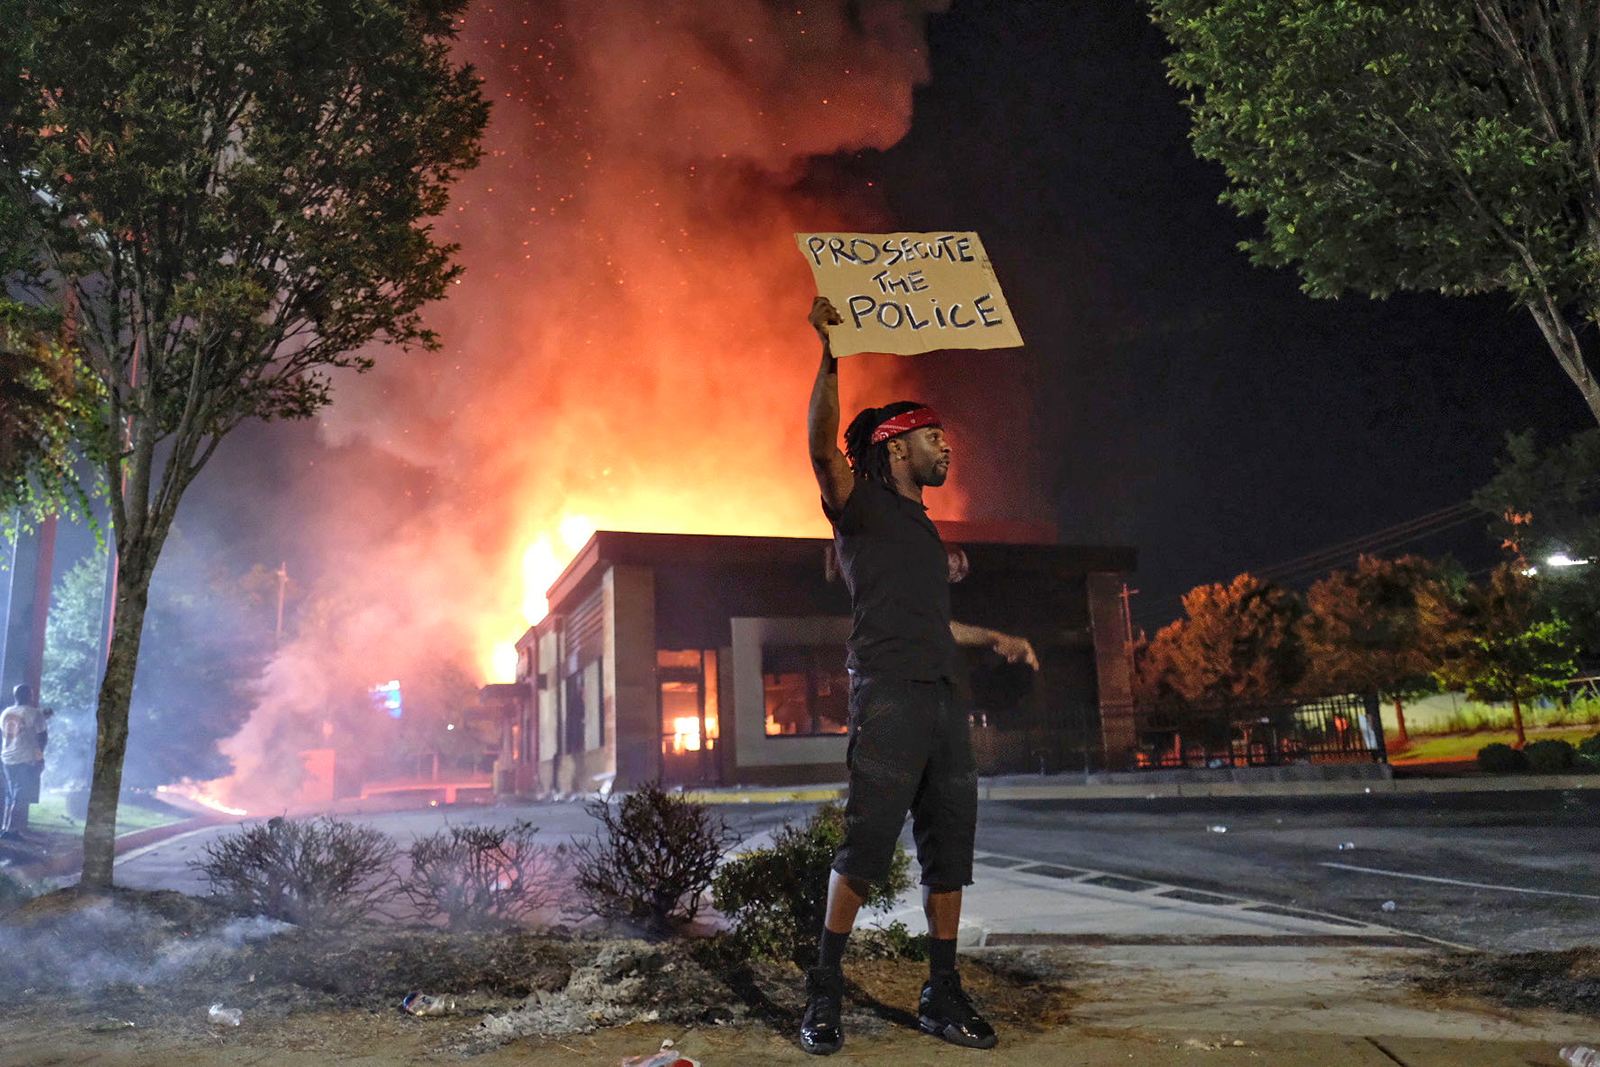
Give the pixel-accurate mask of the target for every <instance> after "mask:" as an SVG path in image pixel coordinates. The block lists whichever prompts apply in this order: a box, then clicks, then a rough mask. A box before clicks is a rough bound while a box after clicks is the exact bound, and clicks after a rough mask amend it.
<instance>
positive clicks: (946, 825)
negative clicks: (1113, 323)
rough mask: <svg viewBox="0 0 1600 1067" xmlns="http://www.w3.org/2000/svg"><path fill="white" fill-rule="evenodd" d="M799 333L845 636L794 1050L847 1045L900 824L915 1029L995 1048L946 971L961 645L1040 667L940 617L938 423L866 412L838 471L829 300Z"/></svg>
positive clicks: (963, 751) (967, 753) (968, 876)
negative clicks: (834, 851) (816, 918)
mask: <svg viewBox="0 0 1600 1067" xmlns="http://www.w3.org/2000/svg"><path fill="white" fill-rule="evenodd" d="M802 247H804V244H803V243H802ZM846 248H847V249H848V246H846ZM825 250H826V248H825ZM995 293H996V294H998V287H997V288H996V289H995ZM891 317H892V316H891ZM810 322H811V325H812V327H813V328H814V329H815V330H816V331H817V336H818V337H820V338H821V339H822V365H821V367H820V368H819V369H818V371H817V380H816V384H815V385H814V386H813V387H812V390H811V409H810V416H809V420H808V427H809V434H810V445H811V465H812V469H813V470H814V471H815V472H816V476H817V484H818V485H819V486H820V487H821V489H822V508H823V511H824V512H825V513H826V514H827V516H828V520H829V521H830V522H831V523H832V524H833V530H834V547H835V549H836V551H837V554H838V558H839V568H840V570H841V571H842V572H843V575H844V579H845V584H846V585H848V586H849V588H850V602H851V608H852V613H853V615H854V626H853V628H852V630H851V633H850V640H849V644H848V657H847V664H848V666H849V668H850V741H849V748H848V750H847V752H848V754H847V756H846V763H847V765H848V767H849V773H850V793H849V798H848V800H847V801H846V804H845V838H844V843H843V844H842V845H841V847H840V849H839V852H838V855H837V856H836V857H835V858H834V862H833V874H832V876H831V877H830V878H829V882H828V910H827V917H826V921H825V923H824V927H823V931H822V944H821V949H820V953H819V958H818V961H817V966H816V967H814V968H813V969H812V970H811V971H810V972H808V974H807V976H806V994H807V1004H806V1014H805V1019H804V1020H803V1022H802V1023H801V1026H800V1043H801V1045H803V1046H804V1047H805V1049H806V1051H807V1052H812V1053H816V1054H819V1055H827V1054H829V1053H832V1052H836V1051H838V1049H839V1047H840V1046H841V1045H842V1044H843V1043H844V1034H843V1030H842V1028H841V1025H840V1007H841V1001H842V999H843V993H844V975H843V970H842V967H841V962H842V960H843V958H844V949H845V944H846V941H847V940H848V938H849V936H850V931H851V930H852V929H853V928H854V926H855V918H856V912H857V911H858V910H859V909H860V907H861V904H862V902H863V900H865V898H866V895H867V891H868V888H869V887H870V885H871V884H872V883H873V882H880V881H882V880H884V879H885V878H887V877H888V873H889V865H890V861H891V859H892V858H893V855H894V847H895V842H896V840H897V839H898V838H899V836H900V828H901V826H903V825H904V823H905V817H906V812H907V811H909V812H910V813H911V816H912V828H913V833H914V835H915V837H916V842H917V861H918V863H920V864H921V866H922V886H923V910H924V912H925V913H926V915H927V919H928V936H929V957H928V958H929V964H930V975H929V978H928V982H927V984H926V985H924V986H923V989H922V997H921V1001H920V1005H919V1015H918V1025H919V1026H920V1027H921V1028H922V1029H923V1030H924V1031H925V1032H927V1033H930V1034H934V1035H937V1036H939V1037H942V1038H944V1039H945V1040H946V1041H950V1042H952V1043H954V1044H958V1045H965V1046H967V1047H969V1048H993V1047H994V1045H995V1043H996V1040H997V1039H996V1037H995V1033H994V1030H993V1029H992V1028H991V1027H990V1026H989V1024H988V1023H987V1022H986V1021H985V1020H984V1018H983V1017H982V1016H981V1015H979V1014H978V1012H977V1011H976V1010H974V1008H973V1007H972V1003H971V1002H970V1001H969V1000H968V999H967V996H966V993H965V992H963V991H962V988H961V980H960V978H959V976H958V975H957V973H956V934H957V932H958V930H959V928H960V925H961V890H962V887H963V886H967V885H970V884H971V883H972V848H973V838H974V832H975V829H976V824H977V810H978V777H977V764H976V762H975V760H974V759H973V754H972V736H971V731H970V727H969V725H968V722H967V712H966V709H965V708H964V707H963V706H961V704H960V703H959V701H958V700H957V698H956V690H955V685H954V682H955V679H956V678H957V677H958V676H959V674H960V672H961V659H960V655H959V653H958V652H957V649H956V646H957V645H958V644H962V645H975V646H982V647H987V648H992V649H993V650H994V651H996V652H998V653H999V654H1000V655H1002V656H1004V657H1005V658H1006V659H1007V660H1009V661H1010V662H1012V663H1019V662H1021V663H1027V664H1028V665H1029V666H1031V667H1033V668H1034V669H1035V670H1037V669H1038V667H1039V661H1038V658H1037V657H1036V656H1035V655H1034V651H1033V647H1032V646H1031V645H1030V644H1029V643H1028V642H1027V641H1026V640H1024V639H1022V638H1019V637H1011V636H1008V635H1006V634H1001V633H996V632H995V631H993V630H985V629H983V628H982V627H978V626H967V625H965V624H962V623H958V622H954V621H952V619H951V617H950V588H949V573H950V564H949V562H948V556H947V554H946V552H945V547H944V542H943V541H942V540H941V539H940V537H939V531H938V529H937V528H936V527H935V526H934V525H933V522H932V520H930V519H929V518H928V515H927V508H926V507H924V505H923V503H922V491H923V489H925V488H929V487H934V486H940V485H943V484H944V481H945V476H946V474H947V473H948V472H949V469H950V459H951V448H950V443H949V442H948V441H947V440H946V439H945V435H944V428H943V426H942V425H941V424H940V421H939V417H938V415H936V414H935V413H934V412H933V410H932V409H931V408H928V407H926V406H924V405H921V404H916V403H911V402H906V401H902V402H900V403H895V404H890V405H889V406H888V407H883V408H868V409H866V410H865V411H863V412H861V413H860V414H859V415H857V416H856V417H855V419H854V420H853V421H852V422H851V423H850V426H849V428H848V429H846V430H845V450H846V453H848V458H847V457H846V454H845V453H841V452H840V451H839V446H838V439H839V369H838V363H837V361H836V360H835V358H834V354H833V349H832V342H831V336H830V332H831V331H832V330H834V329H838V328H840V327H841V326H844V327H846V329H848V328H849V326H848V323H847V322H846V320H845V318H844V317H843V316H842V315H841V314H840V313H839V311H838V310H837V309H836V308H835V307H834V305H833V303H832V302H831V301H830V300H829V299H828V297H827V296H821V297H818V298H817V300H816V303H815V304H814V305H813V307H812V309H811V316H810Z"/></svg>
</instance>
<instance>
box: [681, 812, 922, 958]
mask: <svg viewBox="0 0 1600 1067" xmlns="http://www.w3.org/2000/svg"><path fill="white" fill-rule="evenodd" d="M843 840H844V809H843V808H841V807H840V806H839V805H837V804H825V805H823V806H822V807H820V808H818V809H817V811H816V813H815V814H814V815H812V816H811V818H810V819H809V820H807V821H806V822H805V824H804V825H802V826H798V827H797V826H794V825H793V824H791V825H789V826H785V827H783V828H782V829H780V830H779V831H778V832H777V833H775V834H773V835H772V846H771V847H770V848H760V849H755V850H753V851H751V852H747V853H745V854H744V855H742V856H736V857H734V858H733V859H731V860H729V861H728V862H727V863H725V864H723V866H722V870H720V871H718V872H717V877H716V880H715V881H714V882H713V883H712V886H711V899H712V902H713V903H714V904H715V905H716V906H717V910H718V911H721V912H722V913H723V914H724V915H726V916H728V918H730V919H732V920H733V923H734V932H733V937H734V941H735V942H736V944H737V947H738V949H739V950H740V951H742V952H743V953H744V954H745V955H747V956H752V957H757V958H762V959H789V960H794V961H795V962H796V963H800V964H809V963H810V962H811V955H812V953H813V952H814V951H815V949H816V943H817V936H818V934H819V933H820V932H821V931H822V919H823V916H824V914H825V913H826V912H827V907H828V876H829V873H830V871H831V869H832V864H833V857H834V853H835V852H837V851H838V848H839V843H840V842H841V841H843ZM910 886H911V857H910V856H908V855H907V854H906V850H905V849H904V848H903V847H902V846H900V845H899V844H896V845H895V850H894V860H893V861H892V862H891V864H890V867H889V879H888V881H886V882H884V883H881V884H878V885H874V886H873V887H872V888H871V890H870V891H869V892H868V894H867V901H866V903H867V907H868V908H869V909H872V910H875V911H880V912H881V911H887V910H888V908H889V907H890V906H891V905H892V904H893V903H894V902H895V900H897V899H899V897H900V894H901V893H904V892H905V891H906V890H907V889H908V888H910ZM901 929H902V930H904V927H903V926H902V927H901ZM890 936H891V937H892V935H890ZM907 936H908V937H909V935H907Z"/></svg>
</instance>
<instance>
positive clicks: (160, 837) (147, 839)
mask: <svg viewBox="0 0 1600 1067" xmlns="http://www.w3.org/2000/svg"><path fill="white" fill-rule="evenodd" d="M227 821H229V820H227V819H225V818H217V817H214V816H210V815H197V816H195V817H194V818H191V819H182V820H180V821H178V822H170V823H167V824H166V825H165V826H151V827H147V828H146V829H143V830H134V831H132V832H130V833H126V834H118V835H117V837H116V838H115V839H114V840H113V843H112V848H113V850H114V855H115V856H116V857H118V858H120V857H122V856H123V855H124V854H126V853H128V852H132V851H133V850H134V849H139V848H146V847H148V846H150V845H154V844H159V843H160V842H162V841H165V840H167V839H168V838H173V837H177V836H179V835H180V834H187V833H193V832H194V831H195V830H204V829H205V828H207V827H209V826H216V825H217V824H218V823H223V822H227ZM11 869H12V870H14V871H17V872H18V873H20V874H23V875H25V876H26V877H28V878H59V877H61V876H63V875H68V874H74V873H78V872H81V871H82V870H83V844H82V842H81V841H80V842H78V843H76V844H74V845H73V846H72V847H71V848H68V849H66V850H65V851H62V852H56V853H52V854H50V855H47V856H44V857H41V858H40V860H39V861H38V862H37V863H19V864H16V865H14V866H13V867H12V868H11Z"/></svg>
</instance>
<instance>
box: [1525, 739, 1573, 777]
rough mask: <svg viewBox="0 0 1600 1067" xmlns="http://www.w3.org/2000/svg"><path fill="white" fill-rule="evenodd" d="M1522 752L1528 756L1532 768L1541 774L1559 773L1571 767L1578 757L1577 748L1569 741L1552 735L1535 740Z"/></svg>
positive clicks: (1529, 766) (1529, 765)
mask: <svg viewBox="0 0 1600 1067" xmlns="http://www.w3.org/2000/svg"><path fill="white" fill-rule="evenodd" d="M1522 754H1523V756H1525V757H1527V760H1528V768H1529V769H1530V770H1533V771H1536V772H1538V773H1539V774H1559V773H1561V772H1562V771H1565V770H1570V769H1571V767H1572V764H1573V762H1574V761H1575V759H1576V758H1577V749H1575V748H1573V747H1572V744H1571V742H1569V741H1563V740H1561V739H1560V738H1558V737H1551V738H1546V739H1545V740H1543V741H1535V742H1534V743H1533V744H1531V745H1529V746H1528V747H1527V748H1525V749H1523V750H1522Z"/></svg>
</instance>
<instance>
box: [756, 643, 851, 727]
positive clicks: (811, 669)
mask: <svg viewBox="0 0 1600 1067" xmlns="http://www.w3.org/2000/svg"><path fill="white" fill-rule="evenodd" d="M761 659H762V664H761V671H762V685H763V688H764V689H765V691H766V720H767V728H766V732H767V736H768V737H815V736H818V735H828V734H842V733H847V732H848V731H849V723H850V676H849V674H848V673H847V672H846V671H845V669H844V662H843V656H842V655H841V653H840V650H839V649H838V647H837V646H833V645H830V646H827V647H825V648H816V647H810V646H785V647H775V648H766V649H763V650H762V653H761Z"/></svg>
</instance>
